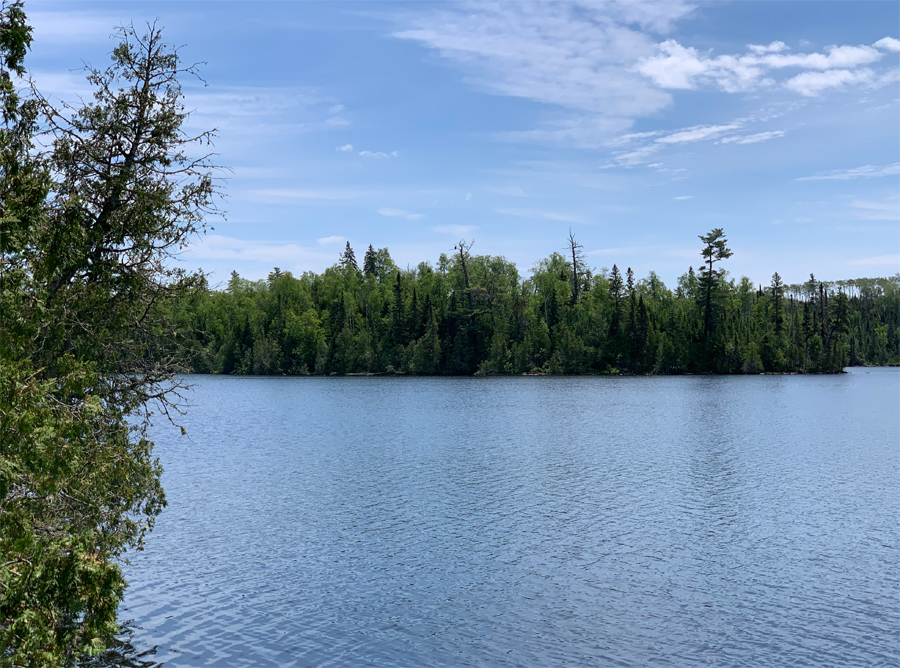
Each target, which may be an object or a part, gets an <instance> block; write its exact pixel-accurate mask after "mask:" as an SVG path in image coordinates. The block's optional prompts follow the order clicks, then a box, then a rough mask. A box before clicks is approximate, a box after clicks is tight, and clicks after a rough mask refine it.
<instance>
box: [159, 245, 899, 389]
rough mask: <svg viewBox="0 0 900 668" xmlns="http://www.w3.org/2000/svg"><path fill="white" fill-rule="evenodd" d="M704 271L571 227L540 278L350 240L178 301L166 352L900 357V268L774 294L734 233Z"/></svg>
mask: <svg viewBox="0 0 900 668" xmlns="http://www.w3.org/2000/svg"><path fill="white" fill-rule="evenodd" d="M699 238H700V240H701V244H700V249H699V252H698V259H700V262H698V266H699V268H698V270H697V271H695V270H694V268H693V267H691V268H690V269H688V271H687V272H686V273H684V274H683V275H682V276H680V277H679V278H678V280H677V285H676V286H674V288H670V287H667V286H666V285H665V284H664V283H663V282H662V281H661V280H660V278H659V277H658V276H657V275H656V273H655V272H650V275H649V276H647V277H645V278H642V279H637V278H636V277H635V276H634V273H633V272H632V270H631V269H630V268H627V269H625V270H624V271H622V270H620V268H619V267H618V266H616V265H613V267H612V269H611V270H608V269H606V268H603V269H601V270H599V271H596V272H595V271H592V270H591V269H590V268H589V267H588V265H587V263H586V256H585V254H584V252H583V249H582V247H581V244H579V243H578V241H577V240H576V239H575V237H574V236H573V235H572V234H571V233H570V234H569V238H568V243H567V245H566V247H565V248H566V251H565V253H564V254H563V253H558V252H557V253H552V254H551V255H550V256H549V257H547V258H545V259H543V260H541V261H540V262H539V263H537V264H536V265H535V266H534V267H533V268H532V272H531V276H530V277H528V278H524V279H523V278H522V277H521V276H520V274H519V271H518V269H517V268H516V266H515V265H514V264H513V263H512V262H509V261H508V260H506V259H505V258H504V257H502V256H491V255H476V254H473V253H472V252H471V248H472V242H466V241H460V242H459V243H458V244H457V245H456V246H455V248H454V250H453V252H452V253H451V254H449V255H448V254H442V255H441V256H440V258H439V259H438V261H437V264H436V265H432V264H429V263H427V262H422V263H420V264H419V265H418V266H417V267H414V268H406V269H401V268H400V267H398V266H396V264H395V263H394V262H393V261H392V259H391V256H390V253H389V252H388V249H387V248H380V249H377V250H376V249H375V248H373V247H372V246H371V245H370V246H369V248H368V250H367V251H366V253H365V256H364V258H363V261H362V266H361V267H360V265H359V263H358V261H357V259H356V253H355V251H354V250H353V249H352V248H351V246H350V243H349V242H347V245H346V248H345V250H344V252H343V254H341V255H340V257H339V259H338V261H337V262H336V263H335V265H334V266H332V267H330V268H328V269H326V270H325V271H324V272H323V273H322V274H316V273H313V272H304V273H303V274H302V275H301V276H299V277H297V276H293V275H291V273H290V272H285V271H281V270H280V269H278V268H275V269H274V270H273V271H272V272H271V273H270V274H269V276H268V278H267V280H265V281H262V280H260V281H255V282H253V281H249V280H246V279H244V278H241V277H240V276H239V275H238V274H237V272H232V275H231V279H230V280H229V281H228V284H227V286H226V287H225V288H224V289H223V290H212V289H210V288H209V286H208V285H204V286H203V287H202V288H201V289H200V290H198V291H196V292H195V293H194V294H193V295H192V296H190V297H189V298H187V299H184V300H182V301H179V302H177V303H176V304H175V305H174V306H173V307H172V308H173V309H174V312H173V314H172V315H173V316H174V317H175V319H176V320H177V322H178V324H179V330H180V332H181V335H180V338H179V339H171V340H167V342H166V345H165V346H164V348H163V349H162V350H160V351H159V352H160V354H165V355H169V356H178V355H180V356H181V360H182V363H183V364H184V367H185V369H186V370H189V371H191V372H194V373H218V374H241V375H243V374H254V375H282V374H284V375H307V374H316V375H340V374H368V373H402V374H411V375H494V374H539V373H545V374H682V373H722V374H740V373H745V374H755V373H766V372H807V373H836V372H840V371H841V370H842V369H843V368H844V367H847V366H865V365H896V364H898V363H900V275H894V276H892V277H889V278H860V279H852V280H846V281H833V282H826V281H819V280H817V279H816V278H815V276H814V275H813V274H810V277H809V280H808V281H806V282H805V283H802V284H793V285H788V284H785V283H784V282H783V281H782V279H781V277H780V276H779V275H778V273H775V274H774V275H773V276H772V278H771V281H770V283H769V284H768V285H766V286H762V285H754V284H753V283H752V282H751V281H750V280H749V279H748V278H746V277H744V278H741V279H740V280H736V279H733V278H730V277H729V275H728V273H727V271H725V270H724V269H722V268H720V267H721V265H722V263H723V262H724V261H725V260H727V259H728V258H729V257H730V256H731V255H732V251H731V250H730V249H729V248H728V247H727V245H726V244H727V239H726V237H725V235H724V232H723V230H722V229H714V230H712V231H711V232H709V233H708V234H706V235H701V236H700V237H699Z"/></svg>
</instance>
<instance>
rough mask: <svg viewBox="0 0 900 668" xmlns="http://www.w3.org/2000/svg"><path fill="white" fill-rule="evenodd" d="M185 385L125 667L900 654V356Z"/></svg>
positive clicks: (841, 660) (799, 659)
mask: <svg viewBox="0 0 900 668" xmlns="http://www.w3.org/2000/svg"><path fill="white" fill-rule="evenodd" d="M193 380H194V382H195V383H196V388H195V390H194V392H193V401H194V404H195V406H194V407H193V409H192V410H191V411H190V412H189V414H188V416H187V419H186V424H185V426H186V427H187V429H188V432H189V434H190V437H191V438H190V440H187V439H182V438H179V437H177V436H176V434H175V432H174V430H170V429H161V430H160V431H159V434H158V437H157V448H158V450H157V452H158V454H159V455H160V457H161V459H162V463H163V465H164V466H165V468H166V474H165V480H164V482H165V485H166V491H167V494H168V498H169V503H170V505H169V507H168V508H167V509H166V511H165V512H164V513H163V515H162V517H161V518H160V520H159V523H158V525H157V529H156V531H155V532H154V534H153V535H152V536H151V538H150V541H149V544H148V549H147V551H146V552H143V553H138V554H135V555H133V562H134V563H133V564H132V565H130V566H128V567H127V569H126V571H127V575H128V577H129V581H130V583H131V587H130V588H129V590H128V592H127V594H126V600H125V604H124V605H123V610H122V615H123V617H124V618H129V619H134V620H135V624H136V627H137V628H136V630H135V631H134V633H133V636H132V638H131V643H133V646H134V647H136V648H139V649H141V651H143V650H144V649H146V648H150V647H157V653H156V654H155V655H147V656H137V655H136V657H137V659H140V660H145V661H158V662H162V663H163V664H164V665H165V666H167V668H168V667H170V666H171V667H174V666H236V665H241V666H243V665H253V666H267V665H272V666H290V665H297V666H311V665H322V666H333V665H337V666H346V665H353V666H382V665H391V666H418V665H451V666H457V665H491V666H518V665H548V664H552V665H557V664H567V665H648V664H658V665H701V666H705V665H710V666H711V665H715V666H737V665H748V666H760V665H772V666H783V665H816V666H820V665H835V666H838V665H841V666H852V665H858V666H870V665H896V664H897V662H898V661H900V649H898V647H900V630H898V629H900V614H898V609H897V605H896V601H897V595H898V593H900V590H898V581H900V579H898V571H900V567H898V558H897V557H898V550H897V548H898V525H897V516H898V510H900V503H898V494H897V480H898V471H900V467H898V459H900V454H898V449H897V442H898V436H900V417H898V401H897V399H898V396H900V383H898V380H900V374H898V373H897V371H896V370H854V371H853V372H852V373H850V374H847V375H844V376H791V377H782V376H760V377H734V378H732V377H681V378H600V377H590V378H496V379H475V378H461V379H451V378H447V379H433V378H328V379H315V378H309V379H307V378H265V379H260V378H227V377H195V378H194V379H193ZM129 651H130V650H129ZM134 651H137V650H134ZM129 660H131V659H129ZM124 665H130V664H124ZM134 665H145V664H141V663H135V664H134ZM146 665H150V664H146Z"/></svg>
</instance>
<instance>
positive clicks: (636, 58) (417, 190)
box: [26, 0, 900, 285]
mask: <svg viewBox="0 0 900 668" xmlns="http://www.w3.org/2000/svg"><path fill="white" fill-rule="evenodd" d="M26 11H27V12H28V14H29V16H30V17H31V19H32V23H33V25H34V27H35V31H34V39H35V41H34V44H33V49H32V53H31V54H30V56H29V60H28V61H27V62H28V65H29V67H30V69H31V70H32V73H33V76H34V78H35V80H36V81H37V84H38V86H39V87H40V88H41V89H42V91H43V92H44V93H45V94H50V95H51V96H53V97H54V98H56V99H63V100H72V99H75V97H76V95H78V94H79V93H81V94H84V92H86V91H87V88H86V84H85V83H84V77H83V73H82V72H79V71H78V68H79V67H80V66H81V64H82V62H83V61H85V62H89V63H91V64H93V65H104V64H105V63H106V62H107V57H108V53H109V51H110V50H111V48H112V46H113V45H114V41H113V40H112V39H111V38H110V34H111V33H112V28H113V26H115V25H117V24H121V23H123V22H124V23H127V22H131V21H133V22H134V23H135V24H136V25H139V24H140V23H143V22H146V21H148V20H154V19H159V22H160V24H161V25H163V26H165V35H166V38H167V39H168V40H169V41H171V42H172V43H174V44H179V45H184V46H183V47H182V49H181V54H182V57H183V58H184V60H185V61H191V62H193V61H205V62H206V65H204V66H203V67H202V73H203V76H204V78H205V80H206V82H207V84H208V85H207V86H206V87H203V86H200V85H198V84H197V83H195V82H186V83H185V87H186V91H187V94H188V100H189V104H190V106H191V107H193V108H194V109H195V110H196V111H195V112H194V114H193V116H192V117H191V120H190V125H191V126H192V127H195V128H198V129H208V128H211V127H215V128H217V129H218V139H217V141H216V150H217V151H218V153H219V154H220V155H219V158H218V159H219V161H220V162H221V163H222V164H224V165H227V166H229V167H230V168H231V170H232V171H231V172H230V173H229V174H227V177H228V180H227V182H226V184H225V189H226V192H227V194H228V197H227V201H226V202H225V209H226V210H227V212H228V215H227V220H212V221H210V222H211V223H212V225H213V227H214V228H215V229H214V230H213V231H210V232H209V233H208V234H207V235H206V236H205V237H204V238H203V239H202V240H198V242H197V243H196V244H195V245H194V246H193V247H192V248H191V249H190V250H189V252H188V253H187V254H186V255H185V256H184V262H185V263H186V265H187V266H191V267H195V266H199V267H202V268H203V269H205V270H207V271H210V272H213V282H216V281H222V280H225V279H226V278H227V276H228V274H229V273H230V271H231V270H232V269H236V270H237V271H239V272H240V273H241V275H242V276H245V277H248V278H261V277H264V276H265V275H266V274H267V273H268V272H269V271H271V269H272V267H274V266H278V267H281V268H282V269H285V270H290V271H292V272H295V273H300V272H303V271H306V270H313V271H321V270H323V269H324V268H325V267H327V266H329V265H331V264H333V263H334V262H335V260H336V259H337V257H338V254H339V253H340V252H341V251H342V250H343V246H344V242H345V241H346V240H349V241H350V243H351V244H352V245H353V247H354V248H355V250H356V253H357V256H358V257H360V258H361V257H362V254H363V253H364V251H365V249H366V247H367V246H368V245H369V244H373V245H374V246H375V247H376V248H378V247H382V246H387V247H388V248H389V249H390V251H391V254H392V256H393V257H394V259H395V261H396V262H397V263H398V264H400V265H401V266H406V265H413V266H414V265H416V264H418V263H419V262H420V261H422V260H427V261H430V262H434V261H436V259H437V258H438V256H439V255H440V253H442V252H448V251H450V249H452V247H453V245H454V244H455V243H456V241H457V240H459V239H460V238H461V237H464V238H466V239H474V240H475V246H474V249H473V252H476V253H482V254H490V255H504V256H506V257H507V258H508V259H510V260H512V261H514V262H515V263H516V264H517V265H518V267H519V270H520V273H522V274H526V275H527V274H528V272H529V269H530V267H531V266H532V265H533V264H534V263H535V262H536V261H538V260H540V259H541V258H543V257H546V256H547V255H549V254H550V253H551V252H553V251H557V250H560V251H561V250H562V249H563V247H564V245H565V241H566V237H567V235H568V231H569V229H570V228H571V230H572V231H573V232H574V234H575V236H576V237H577V238H578V240H579V241H580V242H581V243H582V244H583V245H584V247H585V251H586V252H587V254H588V259H589V262H590V264H592V265H593V266H594V267H595V268H597V269H600V268H602V267H604V266H606V267H611V266H612V264H613V263H616V264H618V265H619V266H620V267H623V268H624V267H627V266H631V267H633V268H634V270H635V272H636V273H637V275H638V276H645V275H646V274H647V273H648V272H649V271H650V270H655V271H657V272H658V273H659V274H660V276H661V277H662V278H663V279H664V280H665V281H666V282H667V283H668V284H670V285H672V284H673V283H674V281H675V278H676V277H677V276H678V275H680V274H681V273H683V272H684V271H686V270H687V267H688V266H689V265H694V266H695V267H696V266H697V265H698V262H699V259H700V255H699V242H698V239H697V236H698V235H700V234H704V233H706V232H708V231H709V230H710V229H712V228H713V227H723V228H724V229H725V232H726V234H727V236H728V238H729V241H730V244H729V245H730V247H731V248H732V249H733V250H734V257H733V258H732V259H730V260H729V261H728V262H727V267H726V268H727V269H728V270H729V271H730V272H731V273H732V275H734V276H741V275H747V276H749V277H750V278H751V279H753V280H754V281H756V282H763V283H767V282H768V281H769V278H770V277H771V275H772V273H773V272H774V271H778V272H779V273H780V274H781V275H782V276H783V277H784V278H785V279H786V280H787V281H788V282H799V281H802V280H804V279H805V278H806V277H807V276H808V275H809V273H810V272H814V273H815V274H816V276H817V277H819V278H822V279H841V278H852V277H859V276H883V275H888V274H893V273H896V272H897V271H900V225H898V223H900V66H898V65H900V39H898V38H900V3H897V2H860V1H856V2H750V1H742V2H735V3H728V2H715V3H687V2H685V3H682V2H678V1H676V0H666V1H664V2H656V1H641V2H572V3H550V2H540V3H534V4H529V3H525V2H511V3H468V2H461V3H452V2H443V3H414V2H400V3H381V2H359V1H358V2H347V3H341V2H327V3H326V2H273V3H264V2H253V3H250V2H199V3H193V2H153V3H141V2H115V1H107V2H98V3H91V2H71V1H70V2H40V1H37V0H35V1H33V2H27V3H26Z"/></svg>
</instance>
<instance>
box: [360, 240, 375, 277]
mask: <svg viewBox="0 0 900 668" xmlns="http://www.w3.org/2000/svg"><path fill="white" fill-rule="evenodd" d="M377 273H378V267H377V264H376V255H375V249H374V248H372V244H369V250H367V251H366V255H365V257H364V258H363V274H365V276H366V278H368V277H369V276H375V275H376V274H377Z"/></svg>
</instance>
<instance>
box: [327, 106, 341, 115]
mask: <svg viewBox="0 0 900 668" xmlns="http://www.w3.org/2000/svg"><path fill="white" fill-rule="evenodd" d="M342 111H344V105H342V104H335V105H333V106H331V107H328V113H329V114H339V113H341V112H342Z"/></svg>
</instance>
